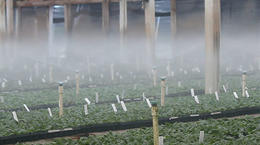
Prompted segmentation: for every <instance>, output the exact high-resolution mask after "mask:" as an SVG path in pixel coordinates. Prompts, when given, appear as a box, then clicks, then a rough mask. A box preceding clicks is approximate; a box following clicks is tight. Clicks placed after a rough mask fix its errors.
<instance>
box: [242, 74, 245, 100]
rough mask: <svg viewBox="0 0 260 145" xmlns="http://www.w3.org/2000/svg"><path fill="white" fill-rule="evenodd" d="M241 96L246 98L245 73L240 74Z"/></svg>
mask: <svg viewBox="0 0 260 145" xmlns="http://www.w3.org/2000/svg"><path fill="white" fill-rule="evenodd" d="M242 96H243V97H245V96H246V72H243V74H242Z"/></svg>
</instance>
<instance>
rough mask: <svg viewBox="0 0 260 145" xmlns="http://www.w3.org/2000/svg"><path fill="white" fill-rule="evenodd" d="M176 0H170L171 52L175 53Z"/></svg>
mask: <svg viewBox="0 0 260 145" xmlns="http://www.w3.org/2000/svg"><path fill="white" fill-rule="evenodd" d="M176 27H177V21H176V0H171V33H172V35H171V37H172V43H171V45H172V52H173V54H174V53H175V46H176Z"/></svg>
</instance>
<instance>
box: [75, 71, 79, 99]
mask: <svg viewBox="0 0 260 145" xmlns="http://www.w3.org/2000/svg"><path fill="white" fill-rule="evenodd" d="M75 78H76V95H77V96H78V95H79V71H76V76H75Z"/></svg>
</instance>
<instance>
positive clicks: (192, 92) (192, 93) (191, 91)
mask: <svg viewBox="0 0 260 145" xmlns="http://www.w3.org/2000/svg"><path fill="white" fill-rule="evenodd" d="M190 93H191V96H192V97H193V96H195V93H194V89H193V88H192V89H190Z"/></svg>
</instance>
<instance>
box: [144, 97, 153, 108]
mask: <svg viewBox="0 0 260 145" xmlns="http://www.w3.org/2000/svg"><path fill="white" fill-rule="evenodd" d="M145 100H146V103H147V105H148V106H149V107H150V108H152V105H151V102H150V100H149V99H145Z"/></svg>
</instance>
